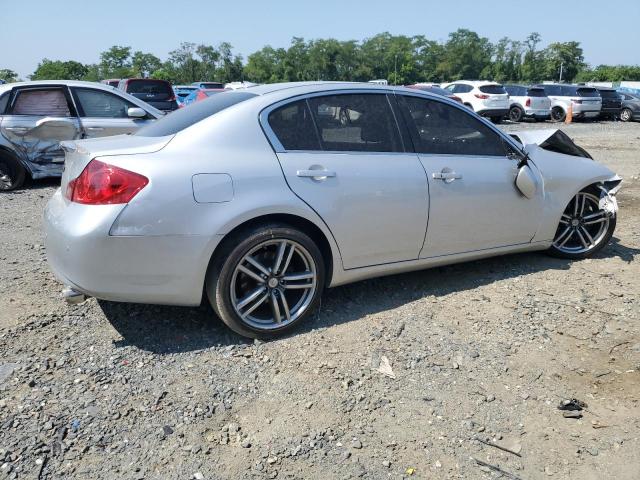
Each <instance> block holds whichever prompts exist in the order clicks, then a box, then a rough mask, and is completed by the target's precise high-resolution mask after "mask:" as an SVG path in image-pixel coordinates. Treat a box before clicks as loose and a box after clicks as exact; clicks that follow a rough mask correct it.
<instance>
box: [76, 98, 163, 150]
mask: <svg viewBox="0 0 640 480" xmlns="http://www.w3.org/2000/svg"><path fill="white" fill-rule="evenodd" d="M72 91H73V95H74V98H75V100H76V104H77V105H78V111H79V112H78V113H79V115H80V121H81V122H82V129H83V131H84V138H95V137H108V136H112V135H121V134H126V133H133V132H135V131H136V130H138V129H139V128H142V127H143V126H144V125H146V124H148V123H149V122H151V121H152V120H151V119H148V118H132V117H129V114H128V111H129V108H132V107H137V105H134V104H133V103H131V102H129V101H127V100H126V99H124V98H122V97H120V96H118V95H116V94H114V93H111V92H107V91H104V90H98V89H93V88H77V87H73V88H72Z"/></svg>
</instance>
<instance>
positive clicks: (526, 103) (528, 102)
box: [524, 98, 531, 107]
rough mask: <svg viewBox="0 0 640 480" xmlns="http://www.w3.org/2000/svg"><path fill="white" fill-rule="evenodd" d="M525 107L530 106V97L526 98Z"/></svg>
mask: <svg viewBox="0 0 640 480" xmlns="http://www.w3.org/2000/svg"><path fill="white" fill-rule="evenodd" d="M524 106H525V107H530V106H531V99H530V98H527V101H526V102H525V103H524Z"/></svg>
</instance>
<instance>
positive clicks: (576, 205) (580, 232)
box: [553, 192, 610, 254]
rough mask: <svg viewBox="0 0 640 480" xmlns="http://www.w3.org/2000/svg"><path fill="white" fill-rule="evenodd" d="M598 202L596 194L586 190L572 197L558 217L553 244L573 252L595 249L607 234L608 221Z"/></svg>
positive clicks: (562, 249)
mask: <svg viewBox="0 0 640 480" xmlns="http://www.w3.org/2000/svg"><path fill="white" fill-rule="evenodd" d="M599 203H600V199H599V198H598V197H597V196H595V195H593V194H591V193H587V192H580V193H578V194H577V195H576V196H575V197H573V199H572V200H571V202H569V205H568V206H567V208H566V209H565V211H564V213H563V214H562V217H561V218H560V224H559V225H558V230H557V231H556V236H555V238H554V240H553V246H554V247H555V248H557V249H558V250H560V251H561V252H564V253H574V254H575V253H585V252H589V251H591V250H593V249H595V248H596V247H597V246H598V245H599V244H600V242H602V239H603V238H604V237H605V236H606V235H607V230H608V229H609V221H610V219H609V215H607V213H606V212H605V211H604V210H602V209H600V205H599Z"/></svg>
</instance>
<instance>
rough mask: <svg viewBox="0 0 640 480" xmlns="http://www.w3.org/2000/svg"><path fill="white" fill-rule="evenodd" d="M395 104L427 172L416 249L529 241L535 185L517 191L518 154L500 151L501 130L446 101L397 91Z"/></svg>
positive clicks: (539, 197)
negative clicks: (423, 221)
mask: <svg viewBox="0 0 640 480" xmlns="http://www.w3.org/2000/svg"><path fill="white" fill-rule="evenodd" d="M400 104H401V110H402V111H403V114H404V117H405V118H406V120H407V123H408V124H409V128H410V130H411V133H412V136H413V138H414V144H415V147H416V152H418V156H419V158H420V161H421V162H422V164H423V165H424V168H425V170H426V172H427V177H428V180H429V195H430V211H429V226H428V229H427V235H426V238H425V243H424V247H423V249H422V252H421V254H420V257H421V258H428V257H437V256H441V255H451V254H458V253H465V252H472V251H477V250H486V249H491V248H498V247H503V246H509V245H518V244H525V243H529V242H530V241H531V239H532V238H533V236H534V235H535V233H536V231H537V229H538V226H539V224H540V221H541V219H542V212H543V192H542V188H539V189H538V190H537V193H536V196H535V197H534V198H532V199H528V198H526V197H524V196H523V195H522V194H521V193H520V192H519V190H518V189H517V187H516V185H515V179H516V176H517V174H518V162H519V159H517V158H510V157H511V156H508V155H507V151H508V148H509V147H507V144H505V141H504V140H503V139H502V138H501V136H500V135H498V133H497V132H495V131H494V130H493V129H491V128H490V127H489V126H487V125H485V124H484V122H482V121H481V120H479V119H478V118H476V117H475V116H474V115H473V114H471V113H470V112H466V111H465V110H464V109H462V108H460V107H456V106H453V105H450V104H448V103H444V102H440V101H436V100H430V99H424V98H419V97H415V96H402V97H400ZM513 153H515V151H514V152H513ZM532 171H534V174H535V175H537V176H538V182H539V185H542V181H541V178H540V177H539V173H538V172H537V170H536V169H535V168H532Z"/></svg>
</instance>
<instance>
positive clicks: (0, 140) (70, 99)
mask: <svg viewBox="0 0 640 480" xmlns="http://www.w3.org/2000/svg"><path fill="white" fill-rule="evenodd" d="M161 116H163V113H162V112H160V111H159V110H156V109H155V108H153V107H151V106H150V105H148V104H146V103H144V102H143V101H142V100H138V99H137V98H135V97H133V96H131V95H128V94H126V93H124V92H121V91H118V90H116V89H114V88H113V87H110V86H109V85H104V84H100V83H93V82H75V81H67V80H51V81H38V82H24V83H11V84H6V85H0V190H13V189H15V188H19V187H20V186H21V185H22V183H23V182H24V180H25V178H26V176H27V175H28V176H30V177H31V178H43V177H59V176H60V175H62V167H63V163H64V152H63V151H62V150H61V148H60V145H59V144H60V142H61V141H63V140H75V139H82V138H95V137H105V136H108V135H118V134H122V133H131V132H134V131H136V130H138V129H139V128H140V127H142V126H144V125H146V124H148V123H149V122H151V121H153V120H155V119H157V118H160V117H161Z"/></svg>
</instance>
